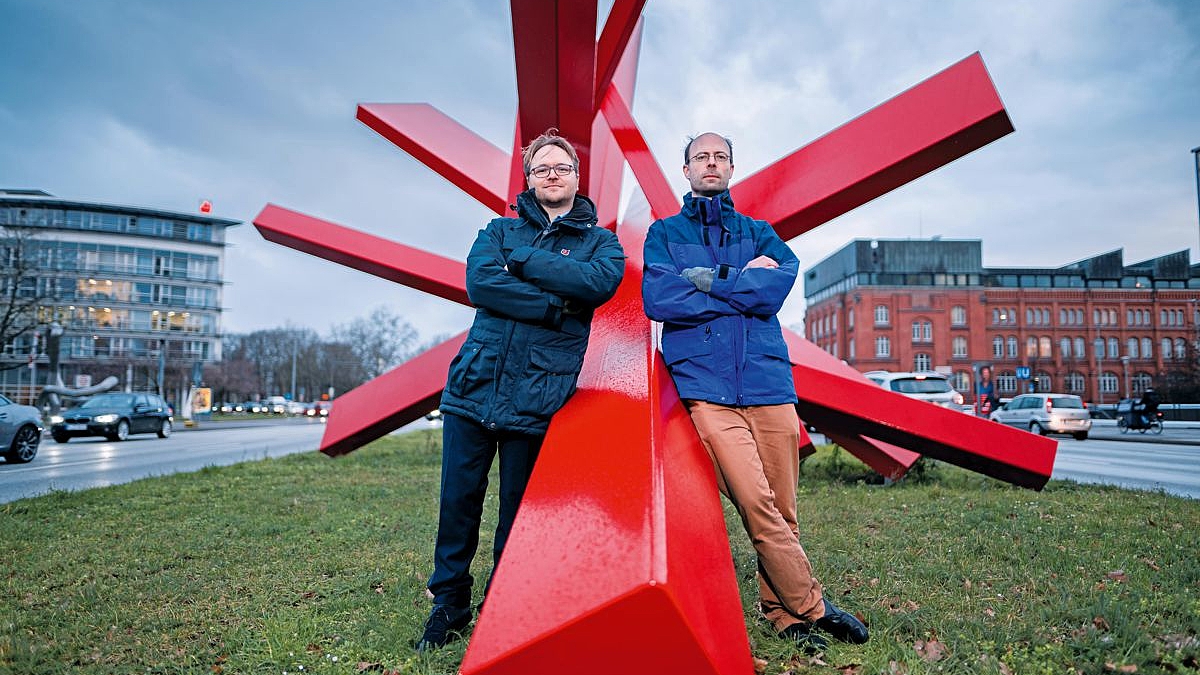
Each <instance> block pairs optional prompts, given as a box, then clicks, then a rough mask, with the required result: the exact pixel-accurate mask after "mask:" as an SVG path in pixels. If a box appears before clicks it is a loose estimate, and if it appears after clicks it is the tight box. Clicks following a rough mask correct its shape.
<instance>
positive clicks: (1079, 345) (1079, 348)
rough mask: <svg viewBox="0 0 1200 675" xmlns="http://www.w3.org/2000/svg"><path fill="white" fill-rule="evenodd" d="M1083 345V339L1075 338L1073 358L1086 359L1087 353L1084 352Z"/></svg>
mask: <svg viewBox="0 0 1200 675" xmlns="http://www.w3.org/2000/svg"><path fill="white" fill-rule="evenodd" d="M1085 344H1086V343H1085V342H1084V340H1083V338H1081V337H1077V338H1075V357H1076V358H1080V359H1086V358H1087V352H1086V351H1085V350H1084V345H1085Z"/></svg>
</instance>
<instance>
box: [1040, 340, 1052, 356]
mask: <svg viewBox="0 0 1200 675" xmlns="http://www.w3.org/2000/svg"><path fill="white" fill-rule="evenodd" d="M1052 346H1053V342H1052V341H1051V340H1050V336H1048V335H1043V336H1042V337H1040V338H1038V357H1039V358H1043V359H1049V358H1053V356H1054V353H1053V352H1052V351H1051V350H1050V348H1051V347H1052Z"/></svg>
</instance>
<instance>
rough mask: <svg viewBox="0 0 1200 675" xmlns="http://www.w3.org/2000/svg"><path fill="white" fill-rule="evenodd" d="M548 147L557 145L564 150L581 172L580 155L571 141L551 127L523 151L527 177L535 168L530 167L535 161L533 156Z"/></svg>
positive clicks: (522, 157) (522, 155) (576, 168)
mask: <svg viewBox="0 0 1200 675" xmlns="http://www.w3.org/2000/svg"><path fill="white" fill-rule="evenodd" d="M547 145H557V146H558V147H560V148H562V149H563V152H565V153H567V155H569V156H570V157H571V164H573V165H574V166H575V170H576V171H579V155H578V154H577V153H576V152H575V148H574V147H573V146H572V145H571V142H570V141H568V140H567V139H565V138H563V137H562V136H559V135H558V129H555V128H554V127H550V128H549V129H547V130H546V132H545V133H543V134H542V135H541V136H538V137H537V138H535V139H533V142H532V143H530V144H529V145H527V146H525V149H524V150H522V151H521V160H522V162H523V163H524V165H525V175H526V176H528V175H529V170H530V169H531V168H533V167H531V166H529V163H530V162H532V161H533V156H534V155H536V154H537V153H538V151H539V150H541V149H542V148H544V147H546V146H547Z"/></svg>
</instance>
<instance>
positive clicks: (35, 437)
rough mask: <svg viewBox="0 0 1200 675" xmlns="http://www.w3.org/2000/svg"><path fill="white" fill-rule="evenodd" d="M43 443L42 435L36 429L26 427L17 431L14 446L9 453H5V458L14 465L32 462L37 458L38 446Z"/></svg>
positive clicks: (9, 449)
mask: <svg viewBox="0 0 1200 675" xmlns="http://www.w3.org/2000/svg"><path fill="white" fill-rule="evenodd" d="M41 442H42V435H41V434H39V433H38V430H37V428H36V427H32V426H24V427H21V428H20V429H19V430H17V435H16V436H15V437H13V442H12V445H11V446H9V448H8V452H6V453H4V458H5V459H7V460H8V461H10V462H12V463H13V464H24V463H25V462H29V461H32V460H33V458H34V457H36V456H37V451H38V444H39V443H41Z"/></svg>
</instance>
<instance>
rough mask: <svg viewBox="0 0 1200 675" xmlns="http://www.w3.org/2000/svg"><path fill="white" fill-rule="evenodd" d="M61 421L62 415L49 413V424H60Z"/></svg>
mask: <svg viewBox="0 0 1200 675" xmlns="http://www.w3.org/2000/svg"><path fill="white" fill-rule="evenodd" d="M62 423H63V418H62V415H51V416H50V424H62Z"/></svg>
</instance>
